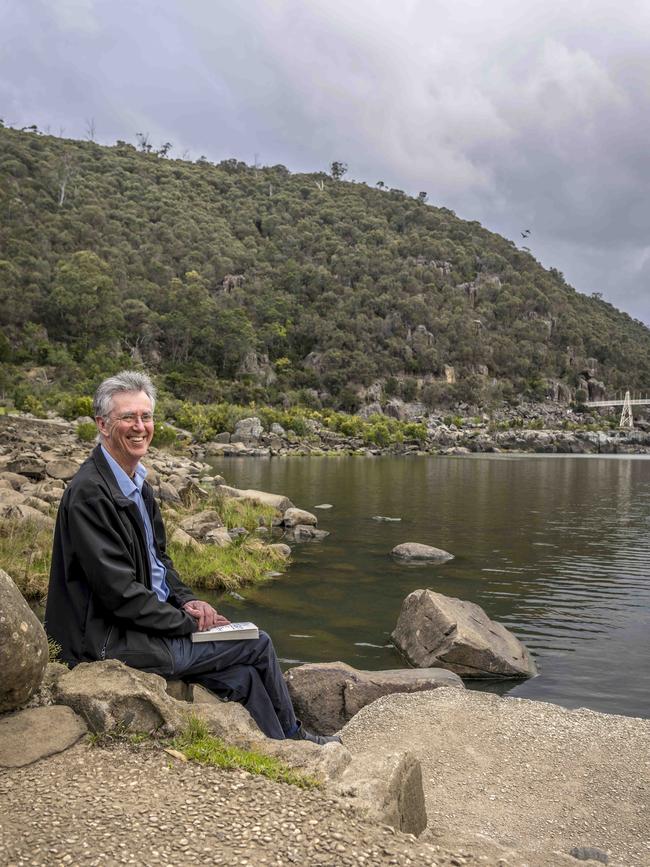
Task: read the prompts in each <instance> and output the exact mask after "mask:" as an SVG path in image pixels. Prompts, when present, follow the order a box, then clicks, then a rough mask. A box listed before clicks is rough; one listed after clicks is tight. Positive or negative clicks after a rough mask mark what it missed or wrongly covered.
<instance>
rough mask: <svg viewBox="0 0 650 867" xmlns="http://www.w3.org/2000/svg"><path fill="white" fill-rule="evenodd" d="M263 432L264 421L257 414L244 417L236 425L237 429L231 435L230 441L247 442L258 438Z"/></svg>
mask: <svg viewBox="0 0 650 867" xmlns="http://www.w3.org/2000/svg"><path fill="white" fill-rule="evenodd" d="M263 433H264V428H263V426H262V422H261V421H260V420H259V418H257V416H252V417H251V418H242V419H240V420H239V421H238V422H237V424H236V425H235V431H234V433H233V434H232V436H231V437H230V442H231V443H236V442H244V443H247V442H250V441H251V440H258V439H259V438H260V437H261V436H262V434H263Z"/></svg>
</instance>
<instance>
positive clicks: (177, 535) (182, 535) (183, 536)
mask: <svg viewBox="0 0 650 867" xmlns="http://www.w3.org/2000/svg"><path fill="white" fill-rule="evenodd" d="M169 541H170V542H174V543H175V544H177V545H182V546H183V548H187V546H188V545H189V546H190V547H191V548H196V549H197V550H200V549H201V543H200V542H199V541H197V540H196V539H195V538H194V537H193V536H190V534H189V533H186V532H185V530H183V529H182V528H181V527H176V529H175V530H174V532H173V533H172V534H171V536H170V538H169Z"/></svg>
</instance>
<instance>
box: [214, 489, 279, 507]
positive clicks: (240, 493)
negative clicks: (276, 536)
mask: <svg viewBox="0 0 650 867" xmlns="http://www.w3.org/2000/svg"><path fill="white" fill-rule="evenodd" d="M215 491H216V493H217V494H221V495H222V496H224V497H237V498H238V499H242V500H251V501H252V502H255V503H262V505H264V506H273V508H274V509H277V510H278V511H279V512H283V513H284V512H286V511H287V509H293V508H294V505H293V503H292V502H291V500H290V499H289V498H288V497H285V496H283V495H282V494H269V493H267V492H266V491H254V490H252V489H247V490H240V489H239V488H231V487H229V486H228V485H218V486H217V487H216V488H215Z"/></svg>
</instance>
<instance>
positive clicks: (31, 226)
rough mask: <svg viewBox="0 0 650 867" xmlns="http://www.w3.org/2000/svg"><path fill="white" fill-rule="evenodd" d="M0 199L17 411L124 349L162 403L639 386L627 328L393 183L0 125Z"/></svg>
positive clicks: (649, 350)
mask: <svg viewBox="0 0 650 867" xmlns="http://www.w3.org/2000/svg"><path fill="white" fill-rule="evenodd" d="M0 204H1V208H2V220H1V223H0V324H1V326H2V332H1V334H0V361H2V362H3V364H2V373H1V375H0V391H2V392H4V395H5V397H6V398H10V399H12V398H13V399H14V400H15V401H16V403H17V404H18V405H20V402H21V400H22V401H23V402H24V397H25V393H26V388H27V387H26V385H25V383H26V382H27V381H28V380H27V379H26V377H28V378H29V386H28V388H29V390H30V391H36V392H37V393H38V392H39V391H40V393H41V396H42V397H43V399H44V400H45V401H46V402H47V401H49V400H51V399H52V395H56V394H57V392H63V391H75V392H80V393H83V392H84V391H88V390H90V389H91V388H92V386H93V385H94V383H95V382H96V380H97V378H98V376H100V375H102V374H104V373H106V372H107V371H110V370H115V369H119V368H120V367H123V366H125V365H132V364H133V363H134V362H136V363H140V362H142V363H144V364H145V365H146V366H147V367H148V368H149V369H151V370H152V371H153V372H155V373H156V374H157V375H158V380H159V382H160V383H161V384H162V385H163V386H164V388H165V389H166V390H167V391H168V392H169V393H170V394H171V395H173V396H175V397H178V398H183V399H191V400H197V401H219V400H234V401H237V402H239V403H247V402H248V401H251V400H256V401H258V402H266V403H271V404H281V403H284V404H285V405H287V404H296V403H298V404H300V403H302V404H305V405H308V406H316V407H318V406H320V405H323V406H333V407H336V408H341V409H344V410H355V409H356V408H358V406H359V405H360V403H361V402H363V401H364V400H371V399H373V397H377V396H379V397H380V398H383V399H385V398H386V397H389V396H393V395H394V396H400V397H403V398H404V399H406V400H413V399H415V398H418V399H420V400H422V401H424V403H426V404H427V405H428V406H430V407H436V406H445V405H452V404H453V403H455V402H457V401H461V400H466V401H471V402H478V403H490V402H494V401H501V400H503V399H504V398H505V399H507V400H514V399H516V398H517V397H520V396H521V397H529V398H543V397H544V396H545V395H547V394H553V395H555V396H557V395H558V389H559V392H560V394H564V395H565V396H569V394H572V395H573V394H574V393H575V392H574V390H575V388H576V387H578V386H580V385H582V387H583V391H582V392H578V397H579V398H580V397H585V396H586V395H585V394H584V386H585V382H584V381H582V382H581V380H580V377H581V375H582V374H583V371H585V370H589V371H590V372H591V377H592V380H593V381H602V382H604V383H605V385H606V387H607V388H608V389H609V390H613V389H618V388H622V387H629V388H635V387H639V388H640V387H644V386H647V384H648V382H650V331H649V330H648V329H647V328H646V327H645V326H643V325H642V324H641V323H639V322H637V321H635V320H632V319H631V318H630V317H629V316H627V315H626V314H623V313H621V312H619V311H617V310H615V309H614V308H613V307H612V306H611V305H610V304H607V303H606V302H604V301H602V300H600V299H598V298H590V297H586V296H584V295H581V294H579V293H577V292H576V291H575V290H574V289H572V288H571V287H570V286H569V285H567V284H566V282H565V281H564V279H563V277H562V275H561V273H559V272H558V271H555V270H551V271H547V270H545V269H544V268H542V267H541V266H540V265H539V264H538V263H537V262H536V260H535V259H534V258H533V257H532V256H531V255H530V254H529V253H527V252H525V251H522V250H519V249H517V247H515V245H514V244H513V243H512V242H510V241H507V240H506V239H504V238H502V237H501V236H499V235H496V234H494V233H491V232H489V231H487V230H486V229H484V228H483V227H482V226H481V225H479V224H478V223H475V222H467V221H464V220H461V219H459V218H457V217H456V216H455V215H454V214H453V212H451V211H449V210H447V209H445V208H437V207H432V206H429V205H427V204H425V203H424V202H423V201H421V200H419V199H413V198H410V197H408V196H406V195H405V194H404V193H402V192H401V191H399V190H388V189H385V188H382V189H379V188H371V187H368V186H366V185H365V184H360V183H353V182H346V181H344V180H335V179H333V178H332V177H330V176H328V175H326V174H324V173H316V174H291V173H289V172H288V171H287V170H286V169H285V168H284V166H273V167H270V168H254V167H250V166H247V165H245V164H244V163H241V162H237V161H235V160H228V161H225V162H222V163H220V164H218V165H212V164H210V163H208V162H207V161H205V160H203V159H200V160H198V161H197V162H196V163H190V162H187V161H183V160H175V159H169V158H166V157H165V156H164V155H162V154H159V153H155V152H152V151H147V149H146V148H145V149H144V150H137V149H136V148H135V147H134V146H132V145H129V144H126V143H124V142H118V143H117V144H116V145H115V146H114V147H102V146H99V145H97V144H94V143H92V142H82V141H72V140H66V139H60V138H55V137H51V136H45V135H41V134H39V133H37V132H35V131H32V132H19V131H16V130H12V129H6V128H0ZM377 380H380V381H381V383H382V389H381V391H379V390H378V389H376V388H375V389H371V391H370V393H369V394H368V393H367V392H366V389H367V388H368V386H371V385H372V384H373V383H374V382H376V381H377ZM558 383H559V386H558ZM564 386H567V388H566V389H565V388H564ZM592 386H593V382H592ZM569 389H570V390H571V391H569ZM592 390H593V389H592Z"/></svg>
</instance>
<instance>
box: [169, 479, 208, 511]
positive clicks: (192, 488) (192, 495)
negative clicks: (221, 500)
mask: <svg viewBox="0 0 650 867" xmlns="http://www.w3.org/2000/svg"><path fill="white" fill-rule="evenodd" d="M176 490H177V491H178V495H179V497H180V498H181V501H182V502H183V505H185V506H190V505H191V504H192V503H195V502H197V501H198V500H205V499H207V497H208V492H207V491H206V490H205V488H202V487H201V486H200V485H198V484H197V483H196V482H195V481H194V480H193V479H190V478H186V479H184V481H183V482H181V484H179V485H177V486H176Z"/></svg>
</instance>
